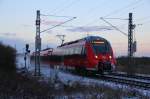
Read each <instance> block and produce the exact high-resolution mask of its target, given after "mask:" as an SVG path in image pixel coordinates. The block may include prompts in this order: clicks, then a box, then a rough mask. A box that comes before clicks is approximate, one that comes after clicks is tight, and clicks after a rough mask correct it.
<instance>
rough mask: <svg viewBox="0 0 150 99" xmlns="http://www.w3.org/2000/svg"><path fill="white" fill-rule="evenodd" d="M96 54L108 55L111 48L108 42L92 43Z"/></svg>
mask: <svg viewBox="0 0 150 99" xmlns="http://www.w3.org/2000/svg"><path fill="white" fill-rule="evenodd" d="M92 46H93V49H94V52H95V54H100V53H107V52H109V51H110V46H109V44H108V43H107V42H100V43H92Z"/></svg>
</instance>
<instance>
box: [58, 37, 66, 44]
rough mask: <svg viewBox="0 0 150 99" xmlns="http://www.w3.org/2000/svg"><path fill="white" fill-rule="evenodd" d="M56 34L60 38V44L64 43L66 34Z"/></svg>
mask: <svg viewBox="0 0 150 99" xmlns="http://www.w3.org/2000/svg"><path fill="white" fill-rule="evenodd" d="M56 36H57V37H59V38H60V40H61V45H62V44H64V41H65V36H66V35H56Z"/></svg>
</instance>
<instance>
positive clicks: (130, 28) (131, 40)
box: [128, 13, 135, 65]
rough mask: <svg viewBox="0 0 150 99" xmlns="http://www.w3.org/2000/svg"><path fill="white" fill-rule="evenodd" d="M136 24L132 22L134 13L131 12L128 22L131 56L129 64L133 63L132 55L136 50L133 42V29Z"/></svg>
mask: <svg viewBox="0 0 150 99" xmlns="http://www.w3.org/2000/svg"><path fill="white" fill-rule="evenodd" d="M134 28H135V25H133V22H132V13H129V24H128V58H129V65H131V63H132V57H133V53H134V52H135V51H134V46H133V45H134V43H133V30H134Z"/></svg>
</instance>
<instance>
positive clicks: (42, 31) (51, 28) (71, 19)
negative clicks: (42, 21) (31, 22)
mask: <svg viewBox="0 0 150 99" xmlns="http://www.w3.org/2000/svg"><path fill="white" fill-rule="evenodd" d="M75 18H76V17H73V18H71V19H69V20H67V21H65V22H62V23H60V24H57V25H55V26H52V27H50V28H48V29H45V30H43V31H41V32H40V33H42V32H46V31H48V30H50V29H53V28H55V27H57V26H61V25H63V24H65V23H67V22H70V21H72V20H74V19H75Z"/></svg>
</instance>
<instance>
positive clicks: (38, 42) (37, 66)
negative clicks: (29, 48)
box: [34, 10, 41, 76]
mask: <svg viewBox="0 0 150 99" xmlns="http://www.w3.org/2000/svg"><path fill="white" fill-rule="evenodd" d="M40 51H41V37H40V10H37V16H36V36H35V72H34V73H35V76H40Z"/></svg>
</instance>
